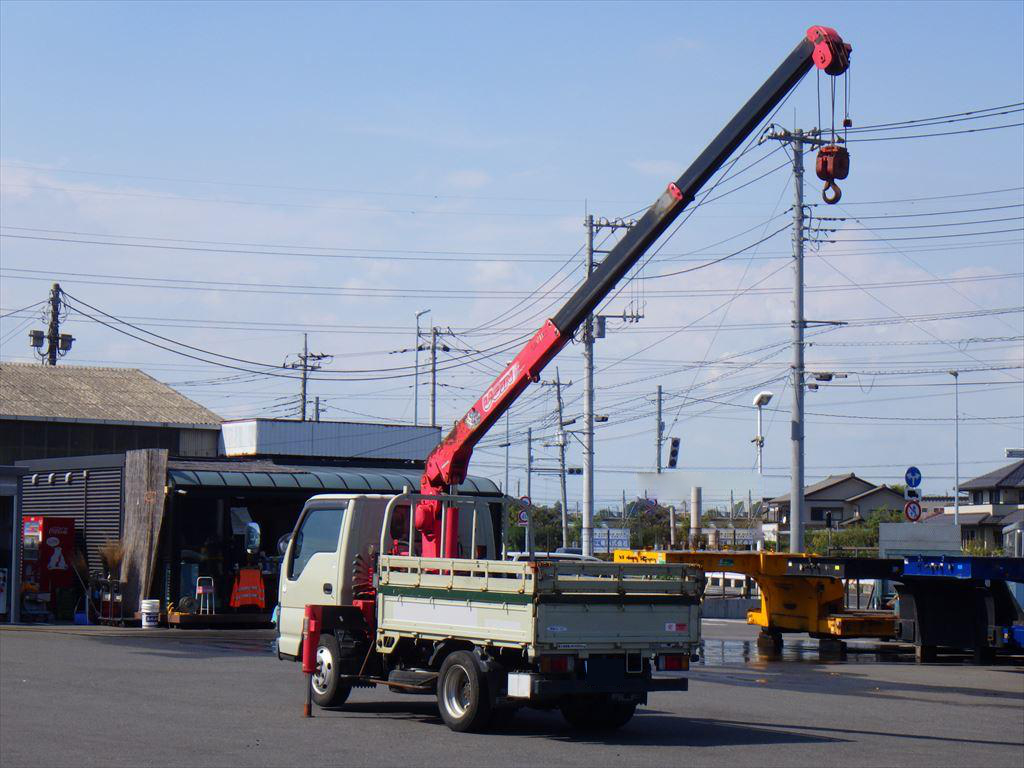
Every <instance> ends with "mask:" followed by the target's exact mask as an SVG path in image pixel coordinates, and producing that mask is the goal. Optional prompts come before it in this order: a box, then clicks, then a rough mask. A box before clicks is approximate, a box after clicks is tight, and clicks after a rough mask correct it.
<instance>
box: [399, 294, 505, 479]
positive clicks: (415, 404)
mask: <svg viewBox="0 0 1024 768" xmlns="http://www.w3.org/2000/svg"><path fill="white" fill-rule="evenodd" d="M429 311H430V310H429V309H421V310H420V311H419V312H417V313H416V346H415V347H414V349H415V353H416V365H415V368H416V373H415V374H414V377H413V378H414V382H413V399H412V423H413V425H414V426H417V427H418V426H419V425H420V318H421V317H423V315H425V314H427V313H428V312H429ZM505 490H506V491H507V490H508V489H507V488H506V489H505Z"/></svg>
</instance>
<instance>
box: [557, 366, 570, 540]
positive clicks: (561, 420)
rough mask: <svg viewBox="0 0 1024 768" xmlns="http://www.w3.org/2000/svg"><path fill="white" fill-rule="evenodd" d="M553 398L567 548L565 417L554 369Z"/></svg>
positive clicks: (564, 538) (563, 525)
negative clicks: (556, 401) (555, 399)
mask: <svg viewBox="0 0 1024 768" xmlns="http://www.w3.org/2000/svg"><path fill="white" fill-rule="evenodd" d="M555 397H556V398H557V400H558V470H559V472H558V477H559V481H560V482H561V490H562V546H563V547H568V546H569V497H568V494H567V493H566V490H565V416H564V414H563V413H562V377H561V375H560V374H559V372H558V368H555Z"/></svg>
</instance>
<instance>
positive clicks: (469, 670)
mask: <svg viewBox="0 0 1024 768" xmlns="http://www.w3.org/2000/svg"><path fill="white" fill-rule="evenodd" d="M437 708H438V709H439V710H440V711H441V718H442V719H443V720H444V722H445V724H446V725H447V726H448V727H449V728H451V729H452V730H453V731H459V732H460V733H465V732H467V731H479V730H482V729H483V728H485V727H486V726H487V724H488V723H489V722H490V719H491V698H490V692H489V691H488V690H487V680H486V678H485V677H484V675H483V672H482V670H481V669H480V665H479V664H477V660H476V657H475V656H474V655H473V654H472V653H469V652H468V651H455V652H454V653H452V654H450V655H449V656H448V657H447V658H446V659H445V660H444V663H443V664H441V671H440V673H438V676H437Z"/></svg>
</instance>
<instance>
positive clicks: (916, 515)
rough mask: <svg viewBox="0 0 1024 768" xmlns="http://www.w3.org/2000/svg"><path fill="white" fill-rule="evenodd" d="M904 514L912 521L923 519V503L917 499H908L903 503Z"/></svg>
mask: <svg viewBox="0 0 1024 768" xmlns="http://www.w3.org/2000/svg"><path fill="white" fill-rule="evenodd" d="M903 514H904V515H905V516H906V518H907V520H909V521H910V522H912V523H916V522H917V521H918V520H920V519H921V505H920V504H918V503H917V502H916V501H908V502H907V503H906V504H904V505H903Z"/></svg>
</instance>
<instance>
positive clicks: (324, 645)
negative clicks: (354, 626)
mask: <svg viewBox="0 0 1024 768" xmlns="http://www.w3.org/2000/svg"><path fill="white" fill-rule="evenodd" d="M340 675H341V649H340V648H339V647H338V638H336V637H335V636H334V635H320V644H319V645H318V646H317V649H316V672H314V673H313V674H312V676H311V677H310V681H309V684H310V687H312V689H313V701H315V702H316V704H317V706H319V707H340V706H341V705H342V704H344V703H345V700H346V699H348V695H349V694H350V693H351V692H352V686H350V685H344V684H342V683H341V682H340V681H339V676H340Z"/></svg>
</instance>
